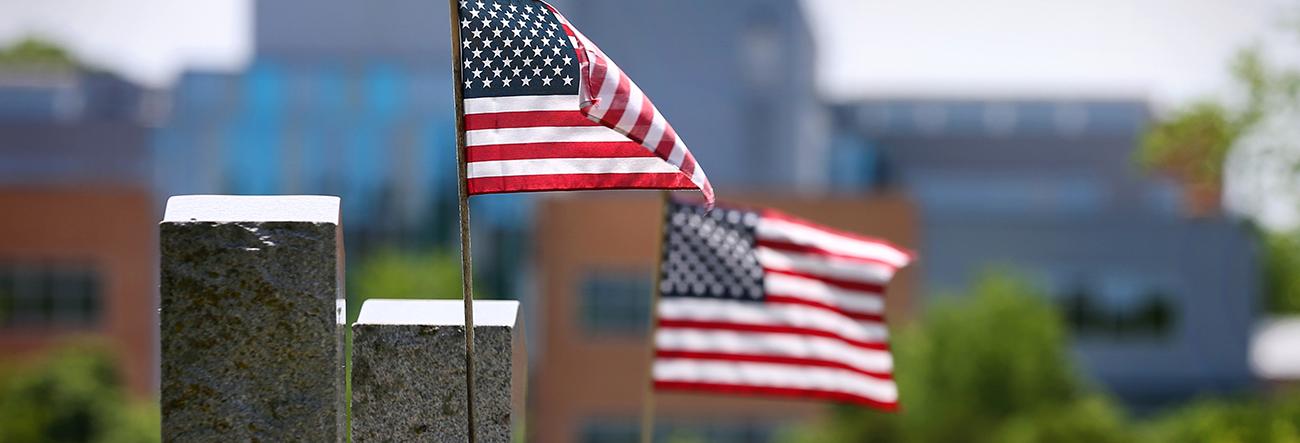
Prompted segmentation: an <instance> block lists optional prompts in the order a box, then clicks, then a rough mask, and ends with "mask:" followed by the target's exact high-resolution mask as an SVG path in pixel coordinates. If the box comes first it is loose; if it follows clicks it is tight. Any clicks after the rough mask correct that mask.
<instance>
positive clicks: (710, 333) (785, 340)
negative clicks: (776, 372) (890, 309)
mask: <svg viewBox="0 0 1300 443" xmlns="http://www.w3.org/2000/svg"><path fill="white" fill-rule="evenodd" d="M655 348H656V349H658V350H661V351H686V352H721V353H726V354H741V355H761V356H775V357H793V358H809V359H817V360H826V361H835V362H841V363H844V364H847V365H849V366H852V367H855V368H858V369H861V370H863V371H869V372H890V371H893V369H894V358H893V357H892V356H890V355H889V351H878V350H874V349H863V348H859V347H857V346H853V345H850V344H848V343H845V342H843V341H841V340H835V339H831V338H826V337H817V336H807V335H804V336H799V335H790V334H770V333H763V332H739V331H723V330H711V329H691V328H667V327H661V328H659V329H658V330H657V331H656V332H655Z"/></svg>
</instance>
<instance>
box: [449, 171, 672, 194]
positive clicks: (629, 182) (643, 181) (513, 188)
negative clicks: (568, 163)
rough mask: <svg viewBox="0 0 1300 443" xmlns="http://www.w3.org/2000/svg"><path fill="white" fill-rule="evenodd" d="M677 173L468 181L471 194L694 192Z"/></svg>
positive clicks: (503, 178)
mask: <svg viewBox="0 0 1300 443" xmlns="http://www.w3.org/2000/svg"><path fill="white" fill-rule="evenodd" d="M695 187H696V186H695V184H694V183H691V181H690V180H689V179H687V178H686V177H684V176H682V174H681V173H679V172H670V173H662V174H651V173H636V174H550V175H519V176H509V177H481V178H471V179H469V193H470V195H477V194H497V193H503V192H540V191H578V190H589V189H695Z"/></svg>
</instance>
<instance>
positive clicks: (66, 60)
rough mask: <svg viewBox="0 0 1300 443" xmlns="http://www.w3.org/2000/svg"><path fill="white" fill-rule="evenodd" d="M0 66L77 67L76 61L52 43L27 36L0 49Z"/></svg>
mask: <svg viewBox="0 0 1300 443" xmlns="http://www.w3.org/2000/svg"><path fill="white" fill-rule="evenodd" d="M0 67H10V68H13V67H17V68H55V69H68V68H75V67H77V61H76V60H75V59H74V58H73V57H72V55H71V54H70V53H68V51H67V50H65V49H63V48H62V47H60V46H58V45H56V44H54V43H51V42H49V41H45V40H41V39H37V38H27V39H24V40H21V41H19V42H18V43H15V44H14V45H12V46H10V47H8V48H5V49H3V50H0Z"/></svg>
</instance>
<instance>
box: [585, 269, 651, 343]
mask: <svg viewBox="0 0 1300 443" xmlns="http://www.w3.org/2000/svg"><path fill="white" fill-rule="evenodd" d="M650 274H651V272H650V271H626V270H619V271H593V272H588V273H587V274H586V276H584V277H583V279H582V282H581V286H580V288H579V290H580V291H581V303H582V304H581V308H580V309H581V310H582V312H581V314H582V324H583V327H584V328H585V329H586V330H587V331H588V332H590V333H615V334H629V335H636V334H645V331H646V329H647V328H646V326H647V325H648V324H649V320H650V318H649V314H650V301H651V296H652V295H651V294H650V291H651V285H650Z"/></svg>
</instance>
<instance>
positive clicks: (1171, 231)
mask: <svg viewBox="0 0 1300 443" xmlns="http://www.w3.org/2000/svg"><path fill="white" fill-rule="evenodd" d="M836 111H837V118H838V123H839V128H840V129H839V132H838V134H837V135H836V137H835V142H834V143H833V145H834V146H833V148H832V149H833V152H834V154H833V155H834V156H835V158H836V159H837V162H836V163H835V166H834V170H833V176H834V177H835V183H836V186H837V187H839V188H841V189H855V188H860V187H863V186H866V187H876V186H883V187H892V188H896V189H902V190H905V191H906V192H907V193H908V194H909V195H911V196H912V197H913V198H914V199H915V200H916V202H917V204H918V206H919V207H920V211H921V220H922V221H921V228H920V230H921V232H922V241H921V248H920V256H921V257H922V259H923V260H924V262H925V264H926V267H925V274H924V285H925V291H926V293H928V294H944V293H951V292H956V291H960V290H962V289H963V288H965V287H967V286H968V284H969V283H970V282H971V281H972V279H973V278H974V277H975V276H976V275H977V274H978V273H980V272H983V271H986V270H988V269H990V268H994V267H998V266H1002V267H1003V269H1004V270H1008V271H1010V272H1014V273H1018V274H1020V275H1023V276H1026V277H1028V278H1031V279H1033V280H1034V282H1035V283H1037V284H1039V285H1040V286H1042V287H1044V288H1046V289H1047V290H1048V291H1050V292H1051V295H1052V296H1053V297H1054V300H1055V301H1056V302H1057V304H1058V305H1059V306H1060V307H1061V309H1062V311H1063V313H1064V314H1065V317H1066V319H1067V321H1068V322H1069V324H1070V325H1071V326H1072V328H1073V333H1074V334H1073V335H1074V336H1075V338H1076V346H1075V349H1076V350H1077V351H1078V353H1079V354H1080V356H1081V357H1082V360H1083V363H1084V365H1085V369H1087V373H1088V374H1090V375H1091V376H1093V377H1094V378H1096V379H1098V380H1100V381H1101V382H1102V383H1104V384H1105V385H1107V386H1108V387H1109V388H1111V389H1112V390H1113V391H1114V392H1115V393H1116V394H1118V395H1119V396H1121V397H1122V398H1123V399H1124V400H1126V401H1127V402H1128V403H1129V404H1131V405H1134V406H1137V407H1144V406H1158V405H1160V404H1164V403H1168V402H1171V401H1177V400H1182V399H1187V398H1189V397H1192V396H1195V395H1197V394H1201V393H1207V392H1223V391H1234V390H1240V389H1243V388H1246V387H1248V386H1249V385H1250V383H1251V373H1250V370H1249V366H1248V364H1247V355H1246V353H1247V349H1248V347H1249V346H1248V345H1249V337H1250V331H1251V327H1252V322H1253V319H1254V313H1255V303H1256V300H1257V299H1258V296H1257V295H1258V290H1259V289H1258V275H1259V274H1258V264H1257V263H1256V254H1255V250H1254V246H1253V242H1252V237H1251V236H1250V235H1249V231H1248V229H1247V227H1246V226H1244V225H1243V224H1242V223H1240V222H1238V221H1236V220H1231V219H1228V218H1225V217H1223V216H1213V217H1189V216H1187V215H1186V211H1184V206H1183V202H1184V200H1183V198H1182V196H1181V195H1180V190H1179V189H1178V188H1177V187H1175V186H1173V185H1171V184H1169V183H1166V182H1161V181H1157V180H1155V179H1153V178H1150V177H1149V176H1147V175H1144V174H1143V173H1142V171H1140V170H1139V169H1138V168H1137V166H1136V165H1135V163H1134V161H1133V158H1134V151H1135V149H1136V147H1137V145H1138V143H1139V138H1140V137H1141V135H1142V131H1143V130H1144V128H1145V126H1146V124H1147V121H1148V119H1149V111H1148V109H1147V107H1146V105H1145V103H1144V102H1142V101H1136V100H1003V101H999V100H951V101H944V100H870V101H863V102H858V103H852V104H846V105H842V106H839V107H838V108H837V109H836Z"/></svg>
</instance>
